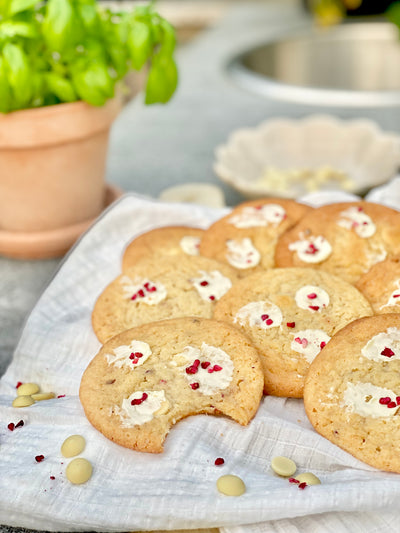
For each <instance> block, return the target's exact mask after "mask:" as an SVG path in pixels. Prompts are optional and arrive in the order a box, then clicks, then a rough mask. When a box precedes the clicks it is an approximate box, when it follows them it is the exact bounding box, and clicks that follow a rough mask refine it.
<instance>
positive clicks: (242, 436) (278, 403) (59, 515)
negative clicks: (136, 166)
mask: <svg viewBox="0 0 400 533" xmlns="http://www.w3.org/2000/svg"><path fill="white" fill-rule="evenodd" d="M349 199H352V198H349ZM331 201H333V198H332V195H331ZM310 202H311V200H310ZM314 203H316V201H314ZM225 212H226V211H225V210H213V209H208V208H205V207H200V206H193V205H178V204H162V203H158V202H156V201H151V200H147V199H143V198H139V197H137V196H135V195H126V196H125V197H123V198H122V199H121V200H119V201H118V202H117V203H116V204H114V205H113V206H112V207H111V208H110V209H109V210H108V211H107V212H106V213H104V214H103V215H102V216H101V217H100V219H99V220H98V221H97V222H96V223H95V224H94V226H93V227H92V228H91V229H90V230H89V231H88V232H87V233H86V234H85V235H84V236H83V237H82V238H81V240H80V241H79V242H78V243H77V244H76V245H75V247H74V248H73V250H72V252H71V253H70V254H69V255H68V256H67V258H66V260H65V261H64V262H63V264H62V265H61V267H60V268H59V270H58V272H57V274H56V275H55V277H54V278H53V280H52V281H51V283H50V284H49V286H48V288H47V289H46V290H45V292H44V293H43V295H42V297H41V298H40V299H39V301H38V303H37V305H36V307H35V308H34V309H33V311H32V313H31V315H30V316H29V318H28V320H27V322H26V325H25V328H24V330H23V332H22V335H21V339H20V341H19V343H18V346H17V348H16V350H15V354H14V357H13V361H12V363H11V365H10V367H9V368H8V370H7V371H6V373H5V375H4V376H3V378H2V379H1V380H0V420H1V423H0V523H2V524H5V525H10V526H21V527H27V528H35V529H44V530H50V531H88V530H91V531H126V530H139V529H144V530H151V529H153V530H154V529H182V528H202V527H217V526H219V527H223V526H225V528H226V529H225V531H226V532H229V533H271V532H281V531H285V533H292V532H293V533H294V532H297V531H302V532H307V533H308V532H310V533H311V532H316V531H322V530H321V529H317V528H316V527H314V525H315V524H324V523H326V528H325V529H324V530H323V531H328V532H329V531H331V530H332V531H335V533H338V532H341V531H346V530H347V531H350V530H351V531H353V532H357V531H363V532H370V533H372V532H375V531H378V529H376V528H375V529H374V528H373V526H374V523H376V522H374V521H373V520H372V518H370V517H372V516H373V517H375V520H378V519H380V517H381V515H382V520H384V521H382V522H381V524H380V525H381V526H382V525H386V526H387V525H390V524H392V522H391V519H392V517H391V516H389V515H387V516H386V515H385V516H384V515H383V513H384V512H385V511H389V510H393V509H396V506H397V504H398V500H399V497H400V476H398V475H396V474H390V473H384V472H378V471H376V470H375V469H373V468H371V467H369V466H367V465H365V464H363V463H362V462H360V461H358V460H357V459H355V458H354V457H352V456H351V455H350V454H348V453H346V452H344V451H343V450H341V449H340V448H338V447H337V446H335V445H334V444H332V443H330V442H329V441H327V440H325V439H324V438H323V437H321V436H319V435H318V434H317V433H316V432H315V431H314V429H313V428H312V426H311V425H310V423H309V422H308V420H307V417H306V416H305V412H304V409H303V403H302V401H301V400H293V399H284V398H276V397H272V396H270V397H265V398H264V399H263V401H262V403H261V406H260V408H259V410H258V413H257V415H256V416H255V418H254V419H253V421H252V422H251V423H250V424H249V425H248V426H247V427H241V426H239V425H238V424H236V423H235V422H233V421H231V420H229V419H227V418H222V417H219V418H217V417H213V416H205V415H200V416H194V417H190V418H187V419H186V420H183V421H181V422H179V423H178V424H177V425H176V426H174V427H173V428H172V429H171V431H170V433H169V435H168V437H167V439H166V443H165V451H164V453H163V454H156V455H152V454H146V453H139V452H135V451H132V450H128V449H125V448H122V447H120V446H118V445H117V444H114V443H113V442H111V441H109V440H108V439H106V438H105V437H103V436H102V435H101V434H100V433H99V432H97V431H96V430H95V429H94V428H93V427H92V426H91V425H90V424H89V423H88V421H87V420H86V418H85V416H84V413H83V409H82V407H81V405H80V402H79V397H78V390H79V384H80V378H81V375H82V373H83V371H84V369H85V368H86V366H87V365H88V363H89V362H90V360H91V359H92V358H93V357H94V355H95V354H96V353H97V351H98V349H99V348H100V343H99V342H98V341H97V339H96V337H95V335H94V333H93V331H92V328H91V311H92V308H93V305H94V302H95V300H96V298H97V296H98V295H99V294H100V293H101V291H102V290H103V289H104V287H105V286H106V285H107V284H108V283H109V282H111V281H112V279H113V278H114V277H116V276H117V275H118V274H119V273H120V264H121V256H122V252H123V250H124V247H125V246H126V244H127V243H128V242H129V241H130V240H131V239H132V238H133V237H134V236H136V235H138V234H140V233H142V232H144V231H147V230H150V229H151V228H154V227H156V226H160V225H193V226H198V227H203V228H205V227H207V226H208V225H209V224H210V222H211V221H213V220H215V219H216V218H219V217H220V216H221V215H222V214H224V213H225ZM18 381H22V382H28V381H32V382H36V383H38V384H40V386H41V389H42V390H43V391H54V392H55V393H56V395H57V396H61V397H59V398H55V399H53V400H48V401H42V402H38V403H36V404H34V405H33V406H31V407H27V408H23V409H15V408H13V407H12V406H11V403H12V400H13V399H14V397H15V395H16V388H15V387H16V383H17V382H18ZM64 395H65V396H64ZM20 419H22V420H24V422H25V425H24V426H23V427H21V428H17V429H15V430H14V431H10V430H9V429H8V428H7V424H8V423H10V422H13V423H17V422H18V421H19V420H20ZM72 434H81V435H83V436H84V437H85V439H86V442H87V445H86V449H85V450H84V451H83V453H82V454H81V456H82V457H85V458H87V459H88V460H90V461H91V463H92V464H93V476H92V478H91V479H90V481H89V482H87V483H86V484H84V485H72V484H70V483H69V481H68V480H67V479H66V476H65V469H66V466H67V464H68V463H69V461H70V460H69V459H65V458H63V457H62V455H61V452H60V446H61V444H62V442H63V441H64V439H65V438H66V437H67V436H69V435H72ZM37 455H44V457H45V459H44V460H43V461H42V462H40V463H37V462H36V461H35V456H37ZM275 455H285V456H288V457H290V458H292V459H293V460H294V461H295V462H296V463H297V465H298V471H299V472H306V471H312V472H314V473H315V474H316V475H317V476H318V477H319V478H320V479H321V481H322V484H321V485H318V486H311V487H307V488H306V489H305V490H299V489H298V487H297V486H295V485H293V484H290V483H289V482H288V481H287V480H286V479H282V478H280V477H278V476H276V475H274V474H273V472H272V471H271V468H270V461H271V458H272V457H273V456H275ZM217 457H223V458H224V459H225V464H224V465H223V466H222V467H221V466H220V467H217V466H215V465H214V461H215V459H216V458H217ZM228 473H230V474H236V475H238V476H240V477H241V478H242V479H243V480H244V481H245V483H246V487H247V491H246V493H245V494H244V495H243V496H241V497H240V498H233V497H227V496H223V495H221V494H219V493H218V492H217V490H216V485H215V484H216V480H217V478H218V477H219V476H221V475H223V474H228ZM52 477H54V479H52ZM339 511H340V515H339V514H338V512H339ZM355 511H356V512H355ZM350 512H351V513H350ZM320 513H325V514H323V515H322V514H320ZM345 513H348V514H345ZM371 513H372V514H371ZM345 516H349V517H351V524H352V528H350V529H349V528H346V527H345V526H342V525H341V524H342V518H343V517H345ZM329 517H331V519H332V521H331V522H329V520H330V518H329ZM294 518H296V520H291V519H294ZM358 520H362V522H363V524H364V523H365V524H368V525H371V527H370V528H369V529H368V528H367V527H365V528H364V527H363V528H362V529H361V526H360V527H359V528H358V529H357V527H358V526H357V524H359V523H360V522H359V521H358ZM329 523H330V524H331V525H332V524H333V526H332V527H331V529H329V527H330V526H329ZM246 524H247V526H246ZM249 524H250V525H249ZM296 524H297V525H296ZM299 524H303V525H304V528H303V526H302V527H299ZM238 526H242V527H238ZM353 526H354V527H353ZM392 530H394V529H393V527H392Z"/></svg>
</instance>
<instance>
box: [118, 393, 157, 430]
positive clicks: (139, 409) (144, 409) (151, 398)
mask: <svg viewBox="0 0 400 533" xmlns="http://www.w3.org/2000/svg"><path fill="white" fill-rule="evenodd" d="M143 394H145V395H147V398H146V399H145V400H144V401H142V402H141V403H140V404H139V405H132V400H140V399H141V398H143ZM165 402H167V400H166V398H165V392H164V391H163V390H160V391H152V390H146V391H135V392H134V393H132V394H131V395H130V396H129V398H124V399H123V400H122V405H121V407H119V406H116V407H115V408H114V411H115V413H116V414H117V415H119V417H120V419H121V422H122V427H126V428H129V427H133V426H139V425H142V424H145V423H146V422H150V420H152V419H153V418H154V414H155V413H157V411H159V410H160V408H161V406H162V405H163V404H165ZM163 407H165V406H163ZM163 411H164V412H165V409H163Z"/></svg>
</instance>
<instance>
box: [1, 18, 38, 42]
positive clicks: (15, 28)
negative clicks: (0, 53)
mask: <svg viewBox="0 0 400 533" xmlns="http://www.w3.org/2000/svg"><path fill="white" fill-rule="evenodd" d="M16 36H19V37H29V38H34V37H37V32H36V28H35V26H34V25H33V24H28V23H26V22H14V21H12V20H5V21H4V22H1V23H0V39H2V38H7V37H8V38H9V37H16Z"/></svg>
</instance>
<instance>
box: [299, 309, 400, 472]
mask: <svg viewBox="0 0 400 533" xmlns="http://www.w3.org/2000/svg"><path fill="white" fill-rule="evenodd" d="M304 405H305V409H306V413H307V415H308V418H309V419H310V422H311V423H312V425H313V426H314V428H315V429H316V430H317V431H318V433H320V434H321V435H322V436H324V437H325V438H327V439H328V440H330V441H331V442H333V443H334V444H336V445H337V446H340V447H341V448H343V449H344V450H346V451H347V452H349V453H351V454H352V455H354V457H356V458H357V459H360V460H361V461H364V462H365V463H367V464H369V465H371V466H374V467H375V468H379V469H381V470H387V471H390V472H398V473H400V455H399V445H400V416H399V413H400V410H399V409H400V314H394V313H393V314H386V315H378V316H374V317H370V318H363V319H360V320H356V321H355V322H352V323H351V324H348V325H347V326H346V327H345V328H343V329H342V330H341V331H339V332H338V333H337V334H336V335H334V337H333V338H332V340H331V341H330V342H329V344H328V345H327V346H326V349H324V350H323V351H322V352H321V353H320V355H319V356H318V357H317V358H316V359H315V361H314V362H313V363H312V365H311V367H310V370H309V372H308V376H307V379H306V384H305V387H304Z"/></svg>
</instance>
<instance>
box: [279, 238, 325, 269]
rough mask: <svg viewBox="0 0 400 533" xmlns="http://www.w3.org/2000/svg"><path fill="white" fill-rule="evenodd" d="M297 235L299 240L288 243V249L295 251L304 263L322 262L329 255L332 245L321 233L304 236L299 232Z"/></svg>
mask: <svg viewBox="0 0 400 533" xmlns="http://www.w3.org/2000/svg"><path fill="white" fill-rule="evenodd" d="M299 237H300V240H298V241H295V242H291V243H290V244H289V250H290V251H291V252H297V255H298V257H299V259H300V260H301V261H304V263H322V261H325V259H327V258H328V257H329V256H330V255H331V253H332V246H331V244H330V243H329V242H328V241H327V240H326V239H325V237H323V236H322V235H317V236H315V235H310V236H308V237H307V238H306V237H305V236H304V234H300V235H299Z"/></svg>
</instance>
